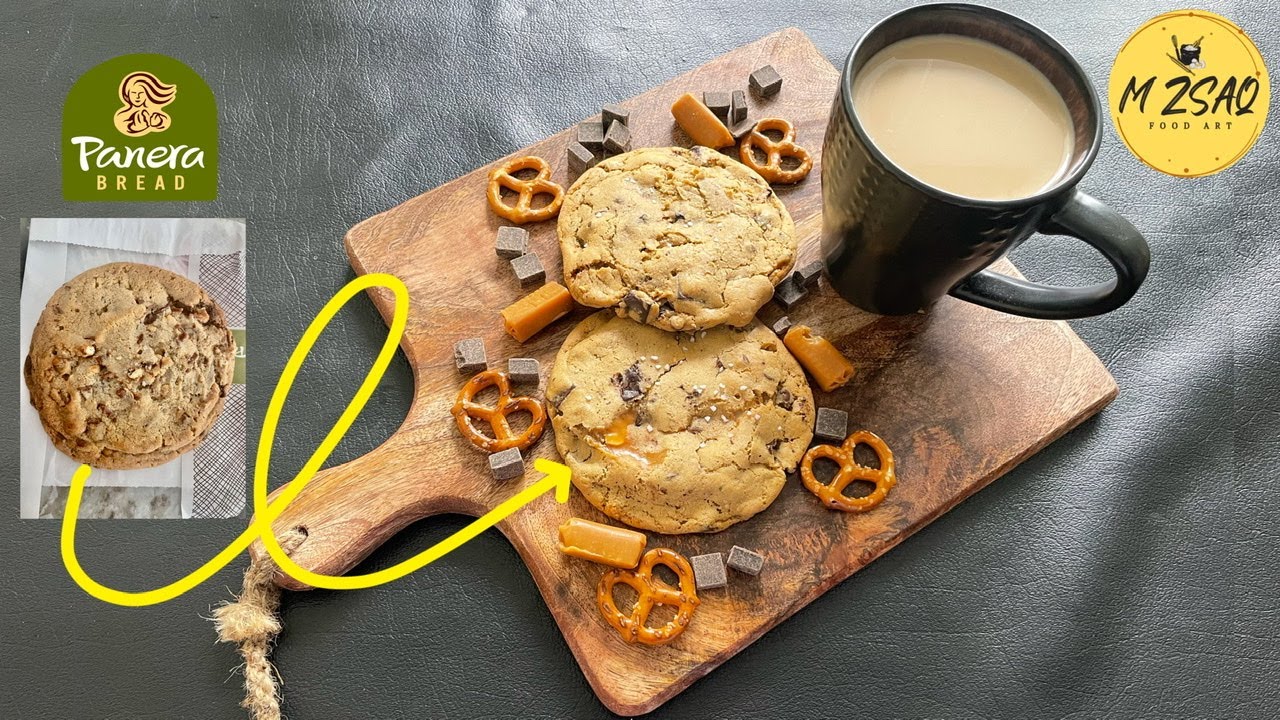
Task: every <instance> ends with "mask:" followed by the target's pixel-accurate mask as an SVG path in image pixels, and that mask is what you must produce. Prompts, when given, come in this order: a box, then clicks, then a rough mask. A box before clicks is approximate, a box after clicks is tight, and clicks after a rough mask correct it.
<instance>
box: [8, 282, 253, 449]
mask: <svg viewBox="0 0 1280 720" xmlns="http://www.w3.org/2000/svg"><path fill="white" fill-rule="evenodd" d="M235 347H236V345H235V339H234V338H233V337H232V335H231V332H230V330H228V329H227V326H226V322H225V319H224V317H223V314H222V310H221V309H220V308H219V307H218V306H217V304H216V303H215V302H214V301H213V299H212V298H211V297H209V295H208V293H206V292H205V291H204V290H203V289H202V288H201V287H200V286H199V285H197V284H196V283H194V282H192V281H190V280H188V279H187V278H185V277H182V276H180V275H177V274H174V273H172V272H169V271H168V270H164V269H161V268H157V267H152V266H149V265H139V264H135V263H112V264H109V265H103V266H100V267H96V268H93V269H91V270H88V271H86V272H84V273H82V274H80V275H78V276H76V277H75V278H73V279H72V280H71V281H69V282H68V283H66V284H65V285H63V286H62V287H61V288H59V289H58V290H57V292H55V293H54V294H53V297H51V298H50V299H49V302H48V304H47V305H46V306H45V309H44V311H43V312H42V313H41V315H40V319H39V321H38V322H37V324H36V328H35V331H34V333H33V334H32V338H31V348H30V352H29V354H28V355H27V360H26V364H25V368H24V374H25V377H26V382H27V388H28V389H29V390H30V393H31V404H32V405H33V406H35V409H36V411H37V412H38V413H39V415H40V422H41V424H42V425H43V426H44V429H45V432H46V433H48V435H49V438H50V439H51V440H52V441H53V444H54V445H55V446H56V447H57V448H58V449H59V450H61V451H62V452H64V453H66V454H67V455H69V456H70V457H72V458H73V459H75V460H78V461H80V462H83V463H87V464H89V465H92V466H94V467H98V468H117V469H128V468H142V467H152V466H155V465H160V464H162V463H165V462H168V461H169V460H172V459H173V458H175V457H177V456H179V455H181V454H183V453H186V452H188V451H190V450H193V449H195V447H196V446H197V445H199V444H200V442H201V441H202V440H203V439H204V437H205V435H206V434H207V433H208V431H209V429H210V428H211V427H212V426H213V424H214V422H215V421H216V420H217V418H218V416H219V415H220V414H221V412H222V407H223V404H224V402H225V397H226V389H227V386H228V385H229V384H230V383H231V381H232V374H233V372H234V367H235Z"/></svg>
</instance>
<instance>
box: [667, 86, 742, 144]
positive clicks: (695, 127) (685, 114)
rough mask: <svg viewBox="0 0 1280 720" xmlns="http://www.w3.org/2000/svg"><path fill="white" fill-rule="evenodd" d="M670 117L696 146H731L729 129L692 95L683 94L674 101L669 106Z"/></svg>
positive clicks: (731, 139)
mask: <svg viewBox="0 0 1280 720" xmlns="http://www.w3.org/2000/svg"><path fill="white" fill-rule="evenodd" d="M671 116H672V117H674V118H675V119H676V124H678V125H679V126H680V129H682V130H684V132H685V134H686V135H688V136H689V138H690V139H691V140H693V142H694V143H695V144H697V145H706V146H707V147H709V148H722V147H725V146H726V145H732V144H733V135H732V134H730V133H729V128H727V127H725V126H724V123H722V122H720V118H718V117H716V115H715V113H713V112H711V110H709V109H707V106H706V105H703V104H702V103H701V102H699V101H698V98H696V97H694V96H693V93H685V94H683V95H681V96H680V98H679V99H678V100H676V101H675V104H673V105H672V106H671Z"/></svg>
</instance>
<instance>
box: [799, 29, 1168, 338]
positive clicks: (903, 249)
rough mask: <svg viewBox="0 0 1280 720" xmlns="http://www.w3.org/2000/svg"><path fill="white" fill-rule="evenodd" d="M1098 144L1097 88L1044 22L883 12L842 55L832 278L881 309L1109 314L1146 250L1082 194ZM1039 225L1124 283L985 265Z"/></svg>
mask: <svg viewBox="0 0 1280 720" xmlns="http://www.w3.org/2000/svg"><path fill="white" fill-rule="evenodd" d="M1101 138H1102V120H1101V112H1100V109H1099V104H1098V99H1097V96H1096V93H1095V92H1094V89H1093V85H1092V84H1091V83H1090V82H1089V78H1088V76H1087V75H1086V74H1085V72H1084V70H1082V69H1081V68H1080V65H1079V64H1078V63H1077V62H1076V61H1075V59H1074V58H1073V57H1071V54H1070V53H1069V52H1067V50H1066V49H1065V48H1063V47H1062V46H1061V45H1060V44H1058V42H1057V41H1055V40H1054V39H1053V38H1051V37H1049V36H1048V35H1047V34H1046V33H1045V32H1044V31H1043V30H1040V29H1039V28H1037V27H1035V26H1034V25H1031V24H1030V23H1028V22H1026V21H1025V20H1022V19H1020V18H1017V17H1015V16H1013V15H1010V14H1008V13H1004V12H1001V11H999V10H995V9H993V8H989V7H983V6H980V5H966V4H961V3H944V4H937V5H917V6H915V7H912V8H908V9H906V10H902V11H900V12H898V13H895V14H893V15H891V16H889V17H888V18H885V19H884V20H883V21H881V22H880V23H879V24H877V25H876V26H875V27H873V28H871V29H870V30H868V31H867V34H866V35H864V36H863V37H862V39H861V40H859V41H858V44H857V45H856V46H855V47H854V49H853V52H851V53H850V54H849V58H848V60H847V61H846V62H845V66H844V72H843V73H842V74H841V78H840V91H839V93H837V95H836V97H835V100H834V102H833V103H832V106H831V118H830V121H829V122H828V123H827V134H826V139H825V140H824V142H823V146H822V217H823V223H822V225H823V228H822V252H823V256H824V259H825V260H826V265H827V275H828V277H829V278H830V280H831V285H832V287H834V288H835V289H836V291H837V292H839V293H840V295H842V296H843V297H844V298H846V299H847V300H849V301H850V302H852V303H853V304H855V305H857V306H858V307H861V308H863V309H865V310H869V311H871V312H874V313H880V314H885V315H900V314H905V313H911V312H916V311H918V310H921V309H924V308H927V307H928V306H929V305H930V304H932V303H933V302H934V301H935V300H937V299H938V298H940V297H942V296H943V295H947V294H950V295H952V296H954V297H957V298H960V299H962V300H967V301H969V302H972V303H976V304H979V305H985V306H986V307H989V308H993V309H996V310H1000V311H1002V312H1007V313H1014V314H1017V315H1025V316H1028V317H1036V318H1050V319H1058V320H1061V319H1067V318H1078V317H1085V316H1088V315H1096V314H1098V313H1104V312H1108V311H1110V310H1114V309H1115V308H1117V307H1119V306H1120V305H1123V304H1124V303H1125V302H1126V301H1127V300H1128V299H1129V298H1130V297H1132V296H1133V294H1134V292H1136V291H1137V289H1138V287H1139V286H1140V285H1141V284H1142V281H1143V279H1144V278H1145V277H1146V275H1147V268H1148V265H1149V263H1150V258H1151V254H1150V250H1149V249H1148V247H1147V243H1146V241H1145V240H1144V239H1143V237H1142V234H1141V233H1139V232H1138V231H1137V230H1136V229H1134V227H1133V225H1131V224H1130V223H1129V222H1128V221H1127V220H1125V219H1124V218H1123V217H1121V216H1120V215H1119V214H1117V213H1116V212H1115V211H1114V210H1111V209H1110V208H1108V207H1107V206H1106V205H1104V204H1102V203H1101V202H1099V201H1098V200H1097V199H1095V198H1093V197H1091V196H1090V195H1088V194H1086V193H1085V192H1082V191H1081V190H1079V189H1078V188H1077V184H1078V183H1079V182H1080V179H1081V178H1082V177H1084V174H1085V173H1086V172H1087V171H1088V170H1089V166H1090V165H1091V164H1092V163H1093V159H1094V158H1095V157H1097V154H1098V144H1099V142H1100V141H1101ZM1035 231H1040V232H1044V233H1049V234H1056V235H1070V236H1073V237H1076V238H1079V239H1080V240H1083V241H1084V242H1086V243H1088V244H1090V245H1092V246H1093V247H1094V248H1095V249H1097V250H1098V251H1099V252H1100V253H1101V254H1102V255H1103V257H1105V258H1106V259H1107V260H1108V261H1109V262H1110V264H1111V267H1112V269H1113V270H1114V271H1115V277H1114V278H1112V279H1110V280H1107V281H1106V282H1101V283H1097V284H1094V285H1084V286H1079V287H1063V286H1058V285H1049V284H1045V283H1038V282H1033V281H1030V280H1023V279H1021V278H1014V277H1009V276H1007V275H1002V274H1000V273H995V272H992V271H990V270H987V269H986V268H987V266H988V265H990V264H991V263H993V262H995V261H996V260H999V259H1000V257H1002V256H1003V255H1004V254H1005V253H1007V252H1008V251H1009V250H1011V249H1013V248H1014V247H1017V245H1018V244H1019V243H1021V242H1022V241H1023V240H1025V239H1026V238H1027V236H1029V235H1030V234H1031V233H1033V232H1035Z"/></svg>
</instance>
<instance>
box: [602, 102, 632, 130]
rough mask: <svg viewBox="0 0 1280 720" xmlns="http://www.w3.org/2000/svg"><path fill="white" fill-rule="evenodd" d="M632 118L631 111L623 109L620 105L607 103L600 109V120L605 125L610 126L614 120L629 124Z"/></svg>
mask: <svg viewBox="0 0 1280 720" xmlns="http://www.w3.org/2000/svg"><path fill="white" fill-rule="evenodd" d="M630 120H631V113H630V111H627V110H623V109H622V106H620V105H605V106H604V107H603V108H601V109H600V121H601V122H602V123H603V125H604V126H605V127H609V125H611V124H612V123H614V122H620V123H622V124H623V125H627V124H628V122H629V121H630Z"/></svg>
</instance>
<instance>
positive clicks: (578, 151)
mask: <svg viewBox="0 0 1280 720" xmlns="http://www.w3.org/2000/svg"><path fill="white" fill-rule="evenodd" d="M565 154H566V155H567V157H568V160H569V172H570V173H572V174H574V175H581V174H582V173H584V172H586V171H587V170H590V169H591V168H593V167H595V164H596V163H598V162H600V156H598V155H596V154H595V153H593V152H591V151H590V150H588V149H587V146H586V145H583V144H582V143H578V142H571V143H569V148H568V150H566V151H565Z"/></svg>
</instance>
